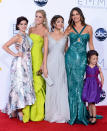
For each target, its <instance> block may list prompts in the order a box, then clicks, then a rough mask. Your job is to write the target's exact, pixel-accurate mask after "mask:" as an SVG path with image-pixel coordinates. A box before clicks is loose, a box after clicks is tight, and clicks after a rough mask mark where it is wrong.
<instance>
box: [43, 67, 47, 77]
mask: <svg viewBox="0 0 107 131" xmlns="http://www.w3.org/2000/svg"><path fill="white" fill-rule="evenodd" d="M43 74H44V76H45V77H48V70H47V68H44V70H43Z"/></svg>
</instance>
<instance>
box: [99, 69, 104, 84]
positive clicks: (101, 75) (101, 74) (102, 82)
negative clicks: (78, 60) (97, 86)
mask: <svg viewBox="0 0 107 131" xmlns="http://www.w3.org/2000/svg"><path fill="white" fill-rule="evenodd" d="M99 71H100V78H101V84H102V86H103V84H104V76H103V72H102V71H101V68H100V67H99Z"/></svg>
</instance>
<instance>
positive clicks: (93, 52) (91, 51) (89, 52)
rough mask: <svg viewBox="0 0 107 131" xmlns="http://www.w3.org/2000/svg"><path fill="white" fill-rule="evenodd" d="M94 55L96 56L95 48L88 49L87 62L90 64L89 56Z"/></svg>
mask: <svg viewBox="0 0 107 131" xmlns="http://www.w3.org/2000/svg"><path fill="white" fill-rule="evenodd" d="M93 55H96V56H97V57H98V52H97V51H96V50H89V51H88V53H87V62H88V64H90V58H91V56H93Z"/></svg>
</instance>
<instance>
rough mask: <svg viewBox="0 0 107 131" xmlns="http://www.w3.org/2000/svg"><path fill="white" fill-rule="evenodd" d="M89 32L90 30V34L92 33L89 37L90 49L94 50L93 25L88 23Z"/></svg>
mask: <svg viewBox="0 0 107 131" xmlns="http://www.w3.org/2000/svg"><path fill="white" fill-rule="evenodd" d="M87 28H88V32H89V35H90V38H89V49H90V50H94V45H93V30H92V27H91V26H90V25H88V27H87Z"/></svg>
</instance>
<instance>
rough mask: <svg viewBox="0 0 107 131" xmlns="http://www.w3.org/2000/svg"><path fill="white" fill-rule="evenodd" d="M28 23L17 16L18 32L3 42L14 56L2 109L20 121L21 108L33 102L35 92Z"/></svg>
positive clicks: (21, 117)
mask: <svg viewBox="0 0 107 131" xmlns="http://www.w3.org/2000/svg"><path fill="white" fill-rule="evenodd" d="M27 25H28V20H27V18H25V17H23V16H21V17H18V18H17V23H16V30H19V33H18V34H17V35H16V36H14V37H13V38H11V39H10V40H9V41H8V42H7V43H5V44H4V46H3V49H4V50H5V51H6V52H7V53H9V54H10V55H12V56H14V58H13V61H12V64H11V69H10V72H11V73H10V74H11V89H10V93H9V100H8V103H7V105H6V107H5V109H4V110H3V112H4V113H7V114H8V115H9V116H10V117H16V115H17V116H18V118H19V119H20V120H21V121H22V119H23V113H22V109H23V108H24V107H25V106H26V105H32V104H34V102H35V94H34V90H33V86H32V80H33V78H32V67H31V50H30V48H31V47H30V44H31V43H30V42H31V41H30V39H29V37H28V35H27V34H26V33H25V31H26V29H27ZM13 44H14V45H15V46H16V48H17V50H18V52H17V53H14V52H13V51H12V50H11V49H10V48H9V47H10V46H11V45H13Z"/></svg>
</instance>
